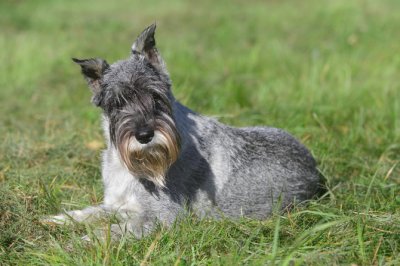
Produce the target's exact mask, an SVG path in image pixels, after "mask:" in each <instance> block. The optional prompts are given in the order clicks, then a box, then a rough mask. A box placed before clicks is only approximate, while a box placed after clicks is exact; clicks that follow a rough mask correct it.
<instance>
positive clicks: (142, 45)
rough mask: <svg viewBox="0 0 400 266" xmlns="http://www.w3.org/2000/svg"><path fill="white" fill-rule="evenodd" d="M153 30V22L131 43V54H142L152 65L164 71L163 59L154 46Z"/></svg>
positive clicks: (154, 26) (154, 25)
mask: <svg viewBox="0 0 400 266" xmlns="http://www.w3.org/2000/svg"><path fill="white" fill-rule="evenodd" d="M155 31H156V24H155V23H154V24H152V25H150V26H148V27H147V28H146V29H144V31H143V32H142V33H141V34H140V35H139V36H138V37H137V39H136V41H135V42H134V43H133V44H132V54H142V55H144V56H145V57H146V58H147V60H149V61H150V63H151V64H152V65H153V66H154V67H156V68H157V69H159V70H161V71H164V72H166V68H165V63H164V60H163V59H162V57H161V55H160V53H159V52H158V51H157V48H156V39H155V38H154V33H155Z"/></svg>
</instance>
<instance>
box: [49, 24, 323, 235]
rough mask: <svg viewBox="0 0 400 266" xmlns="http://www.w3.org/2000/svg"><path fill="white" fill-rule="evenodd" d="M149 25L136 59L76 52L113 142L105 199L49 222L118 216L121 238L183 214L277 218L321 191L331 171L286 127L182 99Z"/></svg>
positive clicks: (106, 159)
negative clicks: (224, 116)
mask: <svg viewBox="0 0 400 266" xmlns="http://www.w3.org/2000/svg"><path fill="white" fill-rule="evenodd" d="M155 29H156V26H155V25H154V24H153V25H151V26H149V27H148V28H146V29H145V30H144V31H143V32H142V33H141V34H140V35H139V37H138V38H137V39H136V41H135V42H134V43H133V45H132V47H131V54H130V56H129V58H127V59H125V60H121V61H118V62H116V63H114V64H112V65H109V64H108V63H107V62H106V61H105V60H103V59H98V58H96V59H84V60H80V59H75V58H74V59H73V61H74V62H76V63H77V64H79V65H80V67H81V70H82V73H83V75H84V77H85V79H86V80H87V82H88V86H89V88H90V89H91V91H92V93H93V96H92V103H93V104H94V105H96V106H98V107H100V108H101V109H102V120H103V129H104V135H105V139H106V142H107V149H106V150H105V151H104V153H103V158H102V176H103V182H104V189H105V191H104V203H103V204H101V205H99V206H95V207H88V208H86V209H83V210H75V211H68V212H66V213H64V214H60V215H57V216H53V217H51V218H49V219H48V220H47V221H49V222H54V223H66V222H68V221H77V222H89V221H94V220H96V219H100V218H101V217H108V216H109V215H113V216H114V217H116V218H117V221H118V222H116V223H115V224H113V225H112V226H111V232H112V234H113V235H114V236H118V235H123V234H126V233H132V234H133V235H135V236H136V237H138V238H139V237H141V236H143V234H146V233H148V232H150V231H151V230H152V228H154V226H155V225H156V224H158V223H161V224H163V225H167V226H168V225H171V224H172V223H173V222H174V221H175V220H176V219H177V218H178V217H179V216H180V215H181V214H182V213H187V212H191V213H194V214H195V215H198V216H200V217H221V216H224V217H229V218H237V217H242V216H245V217H251V218H256V219H264V218H266V217H268V216H269V215H270V214H271V212H272V210H273V209H274V206H275V205H277V203H278V202H279V206H280V207H281V208H286V207H288V206H290V205H292V204H293V203H295V202H302V201H304V200H307V199H310V198H312V197H313V196H315V195H316V193H317V192H318V191H319V189H320V186H321V175H320V173H319V171H318V170H317V168H316V162H315V160H314V158H313V157H312V155H311V154H310V152H309V151H308V150H307V149H306V148H305V147H304V146H303V145H302V144H300V143H299V142H298V141H297V140H296V139H295V138H293V137H292V136H291V135H289V134H288V133H286V132H285V131H283V130H280V129H276V128H270V127H246V128H234V127H230V126H227V125H224V124H221V123H219V122H218V121H216V120H215V119H212V118H210V117H206V116H202V115H200V114H197V113H195V112H194V111H192V110H190V109H189V108H187V107H185V106H183V105H182V104H181V103H179V102H178V101H177V100H176V99H175V98H174V96H173V94H172V91H171V81H170V78H169V74H168V71H167V69H166V65H165V63H164V60H163V59H162V57H161V55H160V53H159V52H158V50H157V49H156V46H155V45H156V42H155V39H154V33H155Z"/></svg>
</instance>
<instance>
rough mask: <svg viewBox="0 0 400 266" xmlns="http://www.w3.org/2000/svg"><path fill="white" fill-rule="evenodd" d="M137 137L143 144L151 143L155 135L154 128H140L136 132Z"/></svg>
mask: <svg viewBox="0 0 400 266" xmlns="http://www.w3.org/2000/svg"><path fill="white" fill-rule="evenodd" d="M135 137H136V139H137V141H139V142H140V143H142V144H146V143H149V142H150V141H151V140H152V139H153V137H154V130H152V129H147V128H146V129H142V130H139V131H138V132H136V134H135Z"/></svg>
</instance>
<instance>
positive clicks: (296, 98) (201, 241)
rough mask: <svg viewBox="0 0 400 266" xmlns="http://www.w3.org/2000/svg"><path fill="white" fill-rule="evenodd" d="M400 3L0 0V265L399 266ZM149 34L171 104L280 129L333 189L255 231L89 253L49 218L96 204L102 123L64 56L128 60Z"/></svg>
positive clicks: (234, 228)
mask: <svg viewBox="0 0 400 266" xmlns="http://www.w3.org/2000/svg"><path fill="white" fill-rule="evenodd" d="M399 10H400V1H398V0H382V1H374V0H352V1H346V0H336V1H328V0H304V1H296V0H285V1H274V0H270V1H257V0H254V1H253V0H251V1H238V0H235V1H227V0H226V1H211V0H207V1H177V0H171V1H131V0H129V1H128V0H126V1H105V0H102V1H95V0H87V1H78V0H71V1H61V0H56V1H50V0H38V1H13V0H3V1H1V2H0V51H1V52H0V62H1V63H0V110H1V112H0V265H43V264H44V265H48V264H51V265H139V264H141V265H239V264H240V265H242V264H245V265H265V264H267V265H274V264H278V265H304V264H306V265H343V264H344V265H350V264H352V263H354V264H357V265H400V85H399V84H400V83H399V77H400V35H399V29H400V12H399ZM154 21H156V22H157V25H158V28H157V34H156V37H157V41H158V47H159V50H160V52H161V53H162V55H163V56H164V59H165V60H166V62H167V64H168V67H169V71H170V73H171V78H172V81H173V84H174V85H173V86H174V87H173V90H174V94H175V96H176V98H177V99H179V100H180V101H181V102H182V103H184V104H185V105H187V106H190V107H191V108H192V109H193V110H195V111H197V112H200V113H204V114H207V115H210V116H214V117H217V118H218V119H219V120H220V121H222V122H224V123H228V124H231V125H235V126H250V125H269V126H274V127H279V128H283V129H285V130H287V131H289V132H290V133H292V134H293V135H294V136H296V137H297V138H298V139H299V140H301V142H303V143H304V144H305V145H306V146H307V147H308V148H309V149H310V150H311V151H312V153H313V155H314V156H315V157H316V158H317V160H318V163H319V169H320V170H321V172H322V173H323V174H324V175H325V177H326V179H327V186H328V189H329V192H328V193H327V194H326V195H325V196H324V197H322V198H320V199H318V200H313V201H311V202H309V203H308V204H306V205H302V206H297V207H295V208H293V209H292V210H291V211H290V212H289V213H276V214H274V215H273V217H271V218H270V219H267V220H264V221H256V220H249V219H245V218H243V219H241V220H235V221H232V220H220V221H213V220H199V219H197V218H196V217H187V218H186V219H185V220H184V221H181V222H180V223H177V224H175V225H174V226H173V227H172V228H170V229H166V228H159V229H158V230H156V231H155V232H154V233H153V234H151V235H149V236H148V237H145V238H143V239H141V240H135V239H123V240H122V241H121V242H111V243H110V242H109V241H108V242H94V243H92V244H87V243H84V242H82V241H81V240H80V237H81V236H83V235H85V234H87V233H89V234H90V233H91V231H92V227H91V225H78V224H76V225H73V226H71V227H62V226H48V225H43V224H41V223H40V222H39V220H40V218H41V217H43V216H45V215H48V214H56V213H58V212H60V211H62V210H64V209H65V210H69V209H76V208H82V207H84V206H87V205H96V204H99V203H100V202H101V201H102V183H101V175H100V168H99V166H100V154H101V150H102V149H103V148H104V144H103V138H102V132H101V130H100V120H99V115H100V110H99V109H96V108H95V107H94V106H92V105H91V104H90V92H89V90H88V89H87V87H86V84H85V82H84V80H83V78H82V77H81V75H80V73H79V67H78V66H76V65H75V64H74V63H72V61H71V57H78V58H85V57H102V58H105V59H107V61H109V62H114V61H115V60H118V59H121V58H125V57H127V56H128V55H129V52H130V46H131V44H132V42H133V40H134V39H135V37H136V35H137V34H139V33H140V31H141V30H142V29H144V28H145V27H146V26H147V25H149V24H151V23H153V22H154Z"/></svg>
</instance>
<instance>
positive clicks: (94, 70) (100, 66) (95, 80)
mask: <svg viewBox="0 0 400 266" xmlns="http://www.w3.org/2000/svg"><path fill="white" fill-rule="evenodd" d="M72 61H74V62H75V63H77V64H78V65H80V66H81V71H82V74H83V76H84V77H85V79H86V81H87V82H88V85H89V88H90V89H91V91H92V92H93V97H92V102H93V103H94V104H96V105H99V104H100V102H99V101H98V100H96V99H98V98H99V97H98V96H99V94H100V91H101V86H100V80H101V78H102V77H103V75H104V72H105V71H106V70H107V69H108V68H109V67H110V65H109V64H108V63H107V62H106V60H104V59H100V58H90V59H77V58H72Z"/></svg>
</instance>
